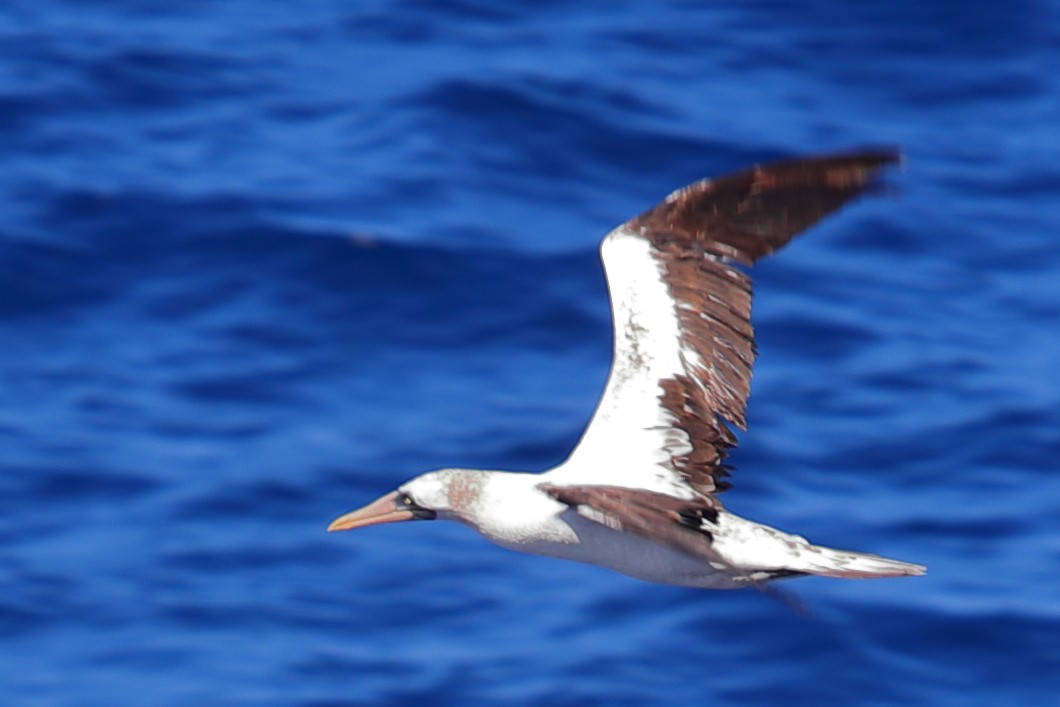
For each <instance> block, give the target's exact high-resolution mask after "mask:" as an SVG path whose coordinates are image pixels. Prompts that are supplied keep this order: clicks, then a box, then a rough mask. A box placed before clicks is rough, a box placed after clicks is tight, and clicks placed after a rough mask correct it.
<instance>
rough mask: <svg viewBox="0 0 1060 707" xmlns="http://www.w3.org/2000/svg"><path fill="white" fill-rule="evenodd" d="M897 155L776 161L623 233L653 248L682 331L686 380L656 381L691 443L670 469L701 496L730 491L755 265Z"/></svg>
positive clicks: (746, 384)
mask: <svg viewBox="0 0 1060 707" xmlns="http://www.w3.org/2000/svg"><path fill="white" fill-rule="evenodd" d="M899 160H900V154H899V153H898V152H897V151H894V150H873V151H865V152H860V153H851V154H844V155H835V156H827V157H815V158H809V159H800V160H792V161H787V162H777V163H774V164H768V165H763V166H758V167H754V168H752V169H749V170H746V171H743V172H738V173H736V174H734V175H731V176H728V177H723V178H721V179H717V180H710V179H707V180H703V181H700V182H696V183H695V184H692V185H690V186H688V187H685V188H684V189H681V190H680V191H677V192H675V193H674V194H672V195H671V196H670V197H669V198H668V199H666V201H664V202H662V203H661V204H659V205H657V206H656V207H654V208H653V209H651V210H650V211H647V212H646V213H644V214H641V215H640V216H638V217H636V218H634V219H632V220H631V221H629V222H628V223H627V224H625V226H624V228H623V230H625V231H627V232H630V233H635V234H639V235H641V236H643V237H644V238H646V239H647V240H648V241H649V242H650V243H651V244H652V246H653V251H652V252H653V254H654V256H655V258H656V259H657V260H658V261H659V263H660V265H661V267H662V269H663V273H664V275H665V279H666V281H667V283H668V285H669V288H670V294H671V295H672V296H673V298H674V301H675V307H676V310H677V317H678V322H679V326H680V329H681V346H682V350H683V353H682V359H683V361H684V368H685V373H684V374H678V375H675V376H674V377H673V378H668V379H665V380H662V381H660V386H661V388H662V392H661V394H660V396H659V399H660V401H661V403H662V405H663V407H664V408H665V409H666V410H667V411H668V413H669V415H670V416H671V418H672V420H673V423H672V424H673V426H674V428H675V429H677V430H680V431H682V432H684V433H685V434H686V435H687V436H688V439H689V442H690V444H691V447H692V449H691V451H690V452H688V453H681V454H674V455H673V456H672V458H671V462H672V465H673V468H674V469H675V470H676V471H678V472H680V473H681V474H683V475H684V476H685V477H686V478H687V479H688V481H689V483H690V484H691V485H692V486H693V488H695V489H696V490H697V491H699V492H700V493H702V494H705V495H709V494H713V493H716V492H719V491H723V490H725V488H728V484H727V483H725V482H723V481H721V480H720V479H721V477H723V476H727V475H728V474H727V469H726V467H725V465H724V460H725V456H726V454H727V453H728V449H729V448H730V447H733V446H735V444H736V437H735V435H733V433H732V431H731V430H730V429H729V428H728V427H727V425H726V423H729V424H732V425H735V426H737V427H739V428H740V429H745V428H746V425H747V421H746V405H747V396H748V394H749V393H750V384H751V367H752V365H753V364H754V359H755V354H756V349H755V341H754V329H753V328H752V326H751V279H750V277H748V276H747V275H746V274H745V273H744V272H743V271H741V270H739V269H737V268H736V267H734V266H733V265H732V263H739V264H741V265H745V266H749V265H752V264H754V262H755V261H756V260H758V259H759V258H761V257H762V256H764V255H768V254H770V253H772V252H774V251H775V250H777V249H778V248H781V247H783V246H784V245H786V244H787V243H788V242H789V241H790V240H791V239H792V238H793V237H795V236H796V235H797V234H798V233H800V232H801V231H803V230H805V229H806V228H808V227H810V226H812V225H813V224H815V223H817V222H818V221H820V220H821V219H822V218H824V217H825V216H827V215H828V214H829V213H831V212H833V211H835V210H836V209H838V208H840V207H841V206H843V205H844V204H845V203H847V202H848V201H850V200H851V199H853V198H855V197H857V196H858V195H860V194H862V193H863V192H865V191H866V190H867V189H869V188H870V187H872V186H873V185H874V184H875V183H876V179H877V175H878V172H879V170H880V169H881V168H882V167H884V166H886V165H888V164H892V163H895V162H898V161H899Z"/></svg>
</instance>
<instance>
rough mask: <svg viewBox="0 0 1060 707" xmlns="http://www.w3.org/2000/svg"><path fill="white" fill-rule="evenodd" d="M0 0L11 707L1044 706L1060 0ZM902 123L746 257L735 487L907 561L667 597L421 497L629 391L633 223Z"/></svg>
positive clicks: (563, 446) (1056, 544)
mask: <svg viewBox="0 0 1060 707" xmlns="http://www.w3.org/2000/svg"><path fill="white" fill-rule="evenodd" d="M572 5H573V4H569V3H539V2H507V3H506V2H485V1H483V2H476V1H471V0H461V1H456V0H453V1H448V2H423V1H407V2H384V1H378V2H363V3H346V2H340V1H339V0H322V1H320V2H307V3H297V4H296V3H290V2H281V1H279V0H275V1H271V2H269V1H266V0H255V1H253V2H251V1H250V0H222V1H215V2H202V1H188V2H182V3H167V2H158V1H155V0H138V1H128V0H125V1H119V0H112V1H110V2H105V1H103V0H98V1H96V2H75V1H74V0H68V1H63V0H9V1H8V2H6V3H4V4H3V5H2V7H0V46H2V48H3V49H2V51H0V165H2V167H3V168H2V169H0V342H2V345H0V543H2V545H0V547H2V551H0V694H2V695H3V702H4V703H5V704H12V705H14V704H18V705H87V704H110V705H144V704H160V705H163V704H164V705H188V704H277V705H285V704H316V705H324V704H412V703H418V704H449V705H469V704H496V703H503V704H512V705H516V704H518V705H540V704H556V705H574V704H579V705H584V704H594V705H626V704H628V705H645V704H654V705H687V704H745V705H752V704H754V705H758V704H786V705H821V704H855V703H856V704H872V705H883V704H898V703H903V704H962V705H1001V704H1005V705H1014V704H1021V705H1046V704H1055V703H1056V699H1057V695H1058V694H1060V513H1058V510H1060V473H1058V469H1057V467H1058V465H1060V366H1058V353H1060V200H1058V189H1060V160H1058V155H1060V10H1058V9H1057V6H1056V5H1055V3H1049V2H1045V1H1042V2H1029V1H1021V0H1013V1H1010V2H1005V3H994V2H979V1H972V2H965V1H962V2H956V1H954V0H946V1H945V2H937V3H922V2H914V1H910V2H891V3H874V4H872V6H871V7H870V6H869V4H864V6H862V4H859V3H848V2H839V1H835V2H829V1H826V0H819V1H817V2H810V3H791V4H785V3H779V2H754V3H744V2H729V3H713V4H711V6H710V7H709V8H707V9H703V8H700V7H698V6H697V5H698V4H696V3H684V2H671V3H658V2H654V1H649V0H641V1H639V2H635V1H631V2H615V1H614V0H609V1H608V2H598V3H596V2H590V3H578V4H577V5H576V7H572ZM865 144H900V145H903V146H904V147H905V150H906V153H907V158H908V162H907V166H906V169H905V171H904V172H903V173H901V174H898V175H895V177H894V178H893V179H892V180H891V181H892V183H893V184H894V185H895V186H896V187H897V188H898V191H899V192H900V193H898V194H897V195H894V196H892V197H888V198H883V199H877V200H873V201H865V202H862V203H860V204H858V205H857V206H855V207H853V208H851V209H848V210H847V211H845V212H844V213H843V214H842V215H840V216H839V217H837V218H835V219H833V220H830V221H829V222H828V223H827V224H825V225H824V226H822V227H821V228H819V229H817V230H816V231H815V232H814V233H813V234H812V235H811V236H808V237H806V238H805V239H803V240H801V241H799V242H797V243H796V244H795V245H794V246H793V247H792V248H791V249H790V250H787V251H785V252H784V253H783V254H782V255H781V256H780V257H778V258H776V259H773V260H770V261H768V262H766V263H763V264H762V266H761V267H760V268H758V269H757V271H756V280H757V287H758V289H757V294H758V298H757V301H756V312H755V314H756V322H757V326H758V332H759V342H760V345H761V350H762V356H761V358H760V362H759V366H758V368H757V375H756V379H755V386H754V395H753V397H752V401H751V405H750V424H751V431H750V433H748V434H747V435H744V436H743V446H742V447H741V448H740V450H739V451H738V452H737V453H736V455H735V457H734V461H735V463H736V465H737V467H738V470H737V473H736V475H735V478H734V481H735V482H736V489H735V490H734V491H733V492H732V493H731V494H727V496H726V499H725V500H726V502H727V503H728V505H729V506H730V507H732V508H733V509H734V510H736V511H737V512H740V513H742V514H745V515H748V516H750V517H752V518H755V519H757V520H761V521H764V522H768V523H771V524H774V525H776V526H778V527H781V528H784V529H788V530H791V531H795V532H799V533H804V534H806V535H808V536H809V537H810V538H811V539H813V540H816V541H819V542H822V543H826V544H832V545H839V546H844V547H853V548H858V549H863V550H867V551H874V552H879V553H882V554H886V555H890V556H895V557H898V558H901V559H906V560H910V561H917V562H923V563H926V564H927V565H928V566H929V567H930V574H929V575H928V576H927V577H924V578H920V579H909V580H891V581H879V582H841V581H836V580H823V579H806V580H800V581H798V582H793V583H791V584H789V585H787V586H788V587H790V588H791V590H792V591H794V592H795V593H797V595H798V596H799V598H800V599H801V601H803V602H804V603H806V604H807V605H809V606H810V608H811V611H812V613H811V614H810V615H809V616H800V615H798V614H796V613H795V612H793V611H791V610H790V609H789V608H787V607H786V606H784V605H783V604H781V603H780V602H777V601H774V600H772V599H770V598H769V597H766V596H763V595H761V594H759V593H756V592H753V591H746V592H736V593H719V592H714V593H711V592H703V591H693V590H686V589H678V588H672V587H665V586H655V585H649V584H645V583H641V582H637V581H635V580H632V579H628V578H625V577H622V576H619V575H615V574H611V573H608V572H606V571H604V570H600V569H597V568H592V567H587V566H579V565H575V564H567V563H562V562H559V561H550V560H544V559H540V558H533V557H524V556H519V555H515V554H512V553H507V552H504V551H502V550H500V549H497V548H494V547H492V546H490V545H488V544H487V543H486V542H484V541H482V540H480V539H479V538H477V537H475V536H474V535H473V534H472V533H471V532H470V531H468V530H466V529H464V528H461V527H457V526H446V525H444V524H440V523H436V524H422V525H421V524H410V525H407V526H389V527H381V528H374V529H370V530H365V531H361V532H360V533H351V534H339V535H328V534H326V533H325V532H324V527H325V526H326V525H327V523H328V522H329V521H330V520H331V519H332V518H333V517H335V516H336V515H338V514H340V513H343V512H345V511H347V510H350V509H351V508H353V507H356V506H358V505H360V504H362V503H363V502H365V501H367V500H370V499H371V498H374V497H375V496H377V495H379V494H381V493H383V492H385V491H388V490H390V489H391V488H393V487H394V486H396V485H397V484H398V483H400V482H402V481H404V480H405V479H406V478H408V477H410V476H413V475H415V474H417V473H419V472H420V471H422V470H425V469H429V468H434V467H439V466H450V465H463V466H470V467H492V468H514V469H530V470H541V469H545V468H548V467H549V466H551V465H553V464H555V463H558V462H559V461H561V460H562V459H563V458H564V456H565V455H566V453H567V451H568V450H569V448H570V447H571V445H572V444H573V443H574V441H575V440H576V439H577V437H578V436H579V434H580V432H581V428H582V426H583V424H584V423H585V421H586V420H587V419H588V416H589V414H590V412H591V410H592V407H593V405H594V403H595V399H596V396H597V394H598V393H599V391H600V388H601V386H602V384H603V380H604V378H605V376H606V369H607V365H608V361H609V321H608V316H609V314H608V310H607V304H606V297H605V294H604V289H603V279H602V276H601V274H600V272H599V269H598V265H597V260H596V253H595V249H596V245H597V242H598V240H599V238H600V236H601V235H602V234H603V233H605V232H606V231H607V230H609V229H610V228H611V227H612V226H613V225H615V224H617V223H618V222H620V221H622V220H624V219H625V218H627V217H628V216H630V215H632V214H634V213H636V212H638V211H639V210H641V209H642V208H645V207H647V206H649V205H650V204H652V203H654V202H655V201H656V200H657V199H658V198H660V197H661V196H663V195H665V194H666V193H667V192H669V191H670V190H671V189H673V188H676V187H678V186H680V185H682V184H684V183H686V182H689V181H691V180H693V179H696V178H699V177H702V176H705V175H709V174H719V173H723V172H725V171H728V170H732V169H737V168H740V167H743V166H745V165H746V164H748V163H750V162H754V161H761V160H767V159H773V158H781V157H788V156H793V155H796V154H800V153H804V152H808V151H820V150H833V149H840V148H844V147H850V146H857V145H865Z"/></svg>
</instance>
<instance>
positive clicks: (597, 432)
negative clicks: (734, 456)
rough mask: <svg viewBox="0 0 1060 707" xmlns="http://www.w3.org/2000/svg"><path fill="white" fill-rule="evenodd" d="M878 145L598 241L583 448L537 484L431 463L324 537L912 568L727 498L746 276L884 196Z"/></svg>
mask: <svg viewBox="0 0 1060 707" xmlns="http://www.w3.org/2000/svg"><path fill="white" fill-rule="evenodd" d="M900 159H901V156H900V154H899V153H898V152H897V151H895V150H888V149H878V150H877V149H874V150H865V151H858V152H850V153H845V154H836V155H825V156H813V157H808V158H804V159H795V160H790V161H785V162H777V163H773V164H768V165H764V166H755V167H753V168H751V169H748V170H745V171H742V172H738V173H736V174H732V175H730V176H726V177H722V178H719V179H705V180H702V181H699V182H696V183H694V184H691V185H689V186H687V187H685V188H683V189H680V190H678V191H676V192H674V193H672V194H671V195H670V196H669V197H667V198H666V200H665V201H663V202H662V203H660V204H658V205H657V206H655V207H654V208H652V209H650V210H649V211H647V212H645V213H643V214H641V215H640V216H637V217H636V218H633V219H632V220H630V221H627V222H626V223H624V224H622V225H621V226H619V227H618V228H616V229H615V230H613V231H612V232H611V233H609V234H608V235H607V236H606V237H605V238H604V240H603V243H602V245H601V247H600V253H601V258H602V260H603V264H604V269H605V271H606V275H607V285H608V291H609V294H610V298H611V309H612V317H613V324H614V351H613V354H614V356H613V361H612V365H611V372H610V375H609V377H608V380H607V384H606V386H605V389H604V393H603V396H602V398H601V399H600V402H599V404H598V406H597V409H596V412H595V413H594V415H593V417H592V420H591V421H590V423H589V425H588V427H587V428H586V430H585V432H584V434H583V436H582V438H581V441H580V442H579V443H578V445H577V447H576V448H575V449H574V451H573V452H572V453H571V454H570V456H569V458H568V459H567V460H566V461H565V462H564V463H562V464H561V465H559V466H558V467H556V468H554V469H552V470H550V471H547V472H545V473H543V474H531V473H519V472H507V471H480V470H471V469H441V470H438V471H432V472H429V473H426V474H423V475H421V476H418V477H416V478H414V479H412V480H411V481H408V482H407V483H405V484H402V485H401V486H400V487H398V489H397V490H396V491H394V492H392V493H389V494H387V495H385V496H383V497H382V498H380V499H378V500H376V501H375V502H373V503H371V504H369V505H367V506H365V507H363V508H360V509H359V510H356V511H353V512H351V513H347V514H346V515H343V516H342V517H340V518H338V519H336V520H335V521H334V522H333V523H332V524H331V525H330V527H329V528H328V529H329V530H349V529H352V528H360V527H364V526H368V525H375V524H379V523H391V522H395V521H405V520H433V519H436V518H437V519H446V520H455V521H458V522H461V523H464V524H466V525H469V526H470V527H472V528H474V529H475V530H477V531H478V532H479V533H480V534H482V535H483V536H485V537H486V538H488V539H489V540H491V541H493V542H494V543H497V544H498V545H501V546H503V547H506V548H510V549H512V550H518V551H521V552H527V553H533V554H538V555H546V556H550V557H559V558H566V559H570V560H577V561H581V562H588V563H592V564H596V565H601V566H604V567H608V568H610V569H612V570H615V571H618V572H621V573H623V574H627V575H631V576H633V577H638V578H641V579H644V580H649V581H654V582H662V583H665V584H675V585H682V586H690V587H703V588H711V589H731V588H739V587H745V586H762V585H764V584H765V583H767V582H769V581H771V580H775V579H781V578H787V577H796V576H802V575H823V576H828V577H844V578H870V577H901V576H908V575H920V574H924V572H925V571H926V568H925V567H923V566H922V565H917V564H911V563H907V562H900V561H898V560H892V559H887V558H884V557H880V556H878V555H872V554H867V553H861V552H852V551H848V550H836V549H832V548H827V547H821V546H817V545H813V544H811V543H810V542H808V541H807V540H806V539H805V538H802V537H800V536H797V535H791V534H789V533H785V532H783V531H780V530H777V529H775V528H771V527H769V526H767V525H762V524H760V523H756V522H753V521H750V520H746V519H744V518H741V517H739V516H737V515H735V514H733V513H731V512H729V511H728V510H726V509H725V507H724V506H723V505H722V504H721V501H720V499H719V496H718V494H719V493H720V492H722V491H724V490H725V489H727V488H728V487H729V484H728V482H727V481H725V478H726V477H727V476H729V467H728V466H727V464H726V463H725V459H726V456H727V454H728V451H729V449H730V448H732V447H733V446H735V445H736V437H735V435H734V433H733V431H732V429H731V427H730V426H735V427H738V428H740V429H744V428H745V426H746V421H745V407H746V400H747V396H748V393H749V389H750V381H751V367H752V364H753V361H754V357H755V342H754V331H753V329H752V327H751V321H750V315H751V280H750V278H749V277H748V275H747V274H746V273H745V271H744V269H743V268H746V267H749V266H751V265H752V264H753V263H754V262H755V261H757V260H758V259H759V258H761V257H762V256H764V255H768V254H770V253H772V252H773V251H775V250H777V249H778V248H781V247H783V246H784V245H786V244H787V243H788V241H790V240H791V239H792V238H793V237H794V236H795V235H797V234H799V233H800V232H802V231H803V230H805V229H806V228H808V227H810V226H812V225H813V224H815V223H816V222H817V221H819V220H820V219H822V218H823V217H825V216H826V215H828V214H829V213H831V212H833V211H835V210H837V209H839V208H840V207H841V206H843V205H844V204H845V203H847V202H848V201H850V200H852V199H854V198H855V197H857V196H859V195H860V194H863V193H864V192H866V191H867V190H869V189H870V188H871V187H873V186H874V185H877V184H878V176H879V172H880V170H881V169H882V168H884V167H885V166H887V165H889V164H893V163H897V162H899V161H900Z"/></svg>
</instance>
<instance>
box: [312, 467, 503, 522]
mask: <svg viewBox="0 0 1060 707" xmlns="http://www.w3.org/2000/svg"><path fill="white" fill-rule="evenodd" d="M486 474H487V472H482V471H477V470H470V469H439V470H438V471H430V472H427V473H426V474H421V475H419V476H417V477H416V478H414V479H412V480H410V481H407V482H405V483H404V484H402V485H401V486H399V487H398V488H397V490H396V491H392V492H391V493H388V494H387V495H385V496H383V497H382V498H378V499H376V500H375V501H373V502H372V503H369V504H368V505H367V506H364V507H363V508H358V509H357V510H355V511H352V512H350V513H347V514H346V515H344V516H342V517H341V518H337V519H335V521H333V522H332V524H331V525H330V526H328V530H352V529H354V528H363V527H365V526H368V525H378V524H380V523H396V522H398V521H403V520H434V519H435V518H441V519H443V520H444V519H454V520H461V519H464V518H466V517H467V514H468V513H469V512H470V511H471V508H472V507H473V506H474V504H475V502H476V501H477V500H478V498H479V495H480V493H481V490H482V487H483V485H484V483H485V480H486Z"/></svg>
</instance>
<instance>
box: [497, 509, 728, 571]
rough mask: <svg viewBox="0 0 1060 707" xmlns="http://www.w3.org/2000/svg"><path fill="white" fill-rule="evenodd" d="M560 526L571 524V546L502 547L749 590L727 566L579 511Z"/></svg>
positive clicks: (546, 542) (549, 542)
mask: <svg viewBox="0 0 1060 707" xmlns="http://www.w3.org/2000/svg"><path fill="white" fill-rule="evenodd" d="M556 522H558V523H563V524H564V525H565V526H567V533H565V535H567V536H568V537H569V538H570V539H571V542H557V541H556V540H554V539H552V538H553V537H556V536H557V535H560V534H551V537H550V538H549V539H527V540H526V541H524V542H519V543H509V542H499V543H498V544H500V545H503V546H505V547H507V548H509V549H512V550H516V551H518V552H526V553H530V554H534V555H544V556H546V557H558V558H561V559H566V560H574V561H576V562H585V563H588V564H593V565H599V566H601V567H606V568H608V569H610V570H614V571H615V572H620V573H622V574H625V575H628V576H630V577H636V578H637V579H643V580H646V581H648V582H659V583H661V584H675V585H679V586H685V587H699V588H704V589H738V588H740V587H743V586H746V583H745V582H740V581H738V580H736V579H735V578H734V577H733V576H732V575H731V574H730V573H729V572H727V571H725V569H724V568H718V567H714V566H713V565H712V564H711V563H710V562H708V561H707V560H705V559H700V558H697V557H692V556H691V555H686V554H684V553H680V552H677V551H675V550H671V549H670V548H668V547H665V546H663V545H658V544H656V543H653V542H651V541H649V540H647V539H645V538H642V537H640V536H639V535H633V534H631V533H625V532H621V531H617V530H612V529H611V528H608V527H605V526H603V525H600V524H599V523H596V522H594V521H591V520H587V519H585V518H582V517H581V516H578V515H576V514H573V513H569V514H564V517H563V518H562V519H560V518H559V517H556ZM572 531H573V532H572ZM495 542H496V540H495Z"/></svg>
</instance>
